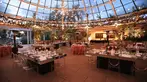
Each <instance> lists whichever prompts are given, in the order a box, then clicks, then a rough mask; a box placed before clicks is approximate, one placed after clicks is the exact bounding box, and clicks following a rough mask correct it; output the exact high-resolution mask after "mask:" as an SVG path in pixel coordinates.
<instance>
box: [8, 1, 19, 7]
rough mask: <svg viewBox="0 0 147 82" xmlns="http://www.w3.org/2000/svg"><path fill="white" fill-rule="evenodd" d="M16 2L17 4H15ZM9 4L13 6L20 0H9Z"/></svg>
mask: <svg viewBox="0 0 147 82" xmlns="http://www.w3.org/2000/svg"><path fill="white" fill-rule="evenodd" d="M16 3H17V4H16ZM9 4H11V5H14V6H17V7H18V6H19V4H20V0H10V3H9Z"/></svg>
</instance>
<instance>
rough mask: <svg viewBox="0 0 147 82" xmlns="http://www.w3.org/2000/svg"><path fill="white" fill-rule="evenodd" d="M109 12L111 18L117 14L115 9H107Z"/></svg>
mask: <svg viewBox="0 0 147 82" xmlns="http://www.w3.org/2000/svg"><path fill="white" fill-rule="evenodd" d="M107 12H108V15H109V17H110V18H111V17H113V16H115V14H114V11H113V10H109V11H107Z"/></svg>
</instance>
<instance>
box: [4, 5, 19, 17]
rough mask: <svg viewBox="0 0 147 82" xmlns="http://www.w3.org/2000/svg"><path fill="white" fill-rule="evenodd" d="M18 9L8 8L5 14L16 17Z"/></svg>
mask: <svg viewBox="0 0 147 82" xmlns="http://www.w3.org/2000/svg"><path fill="white" fill-rule="evenodd" d="M17 10H18V8H17V7H14V6H10V5H9V6H8V8H7V11H6V13H9V14H13V15H16V13H17Z"/></svg>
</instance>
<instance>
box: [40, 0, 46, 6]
mask: <svg viewBox="0 0 147 82" xmlns="http://www.w3.org/2000/svg"><path fill="white" fill-rule="evenodd" d="M47 1H48V0H47ZM44 4H45V0H40V5H44Z"/></svg>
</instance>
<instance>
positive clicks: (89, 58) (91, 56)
mask: <svg viewBox="0 0 147 82" xmlns="http://www.w3.org/2000/svg"><path fill="white" fill-rule="evenodd" d="M85 56H87V57H88V63H89V64H90V65H92V64H95V61H94V55H91V54H86V55H85Z"/></svg>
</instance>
